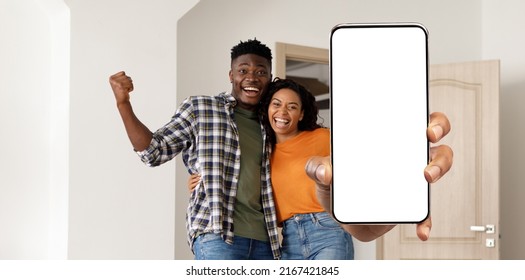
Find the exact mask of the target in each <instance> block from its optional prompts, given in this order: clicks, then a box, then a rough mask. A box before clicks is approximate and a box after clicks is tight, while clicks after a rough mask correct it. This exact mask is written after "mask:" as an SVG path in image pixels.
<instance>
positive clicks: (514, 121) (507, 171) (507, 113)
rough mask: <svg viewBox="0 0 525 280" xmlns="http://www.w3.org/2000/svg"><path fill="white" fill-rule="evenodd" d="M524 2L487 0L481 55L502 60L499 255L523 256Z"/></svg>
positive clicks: (484, 3) (524, 130) (524, 205)
mask: <svg viewBox="0 0 525 280" xmlns="http://www.w3.org/2000/svg"><path fill="white" fill-rule="evenodd" d="M524 10H525V2H524V1H520V0H510V1H497V0H484V1H483V44H482V45H483V58H484V59H492V58H498V59H501V103H500V104H501V105H500V106H501V121H500V124H501V131H500V138H501V139H500V140H501V146H500V152H501V190H500V191H501V199H500V205H501V212H500V213H501V258H502V259H525V242H523V240H522V239H523V232H525V224H524V223H523V222H522V221H523V218H522V217H523V213H525V204H524V203H523V201H524V199H525V188H524V184H523V177H522V175H523V170H525V163H524V161H523V158H524V157H525V149H524V148H523V143H525V110H523V106H524V105H525V74H524V73H525V56H524V55H523V50H524V49H525V38H524V37H523V36H520V33H521V30H524V29H525V19H524V18H523V13H521V11H524Z"/></svg>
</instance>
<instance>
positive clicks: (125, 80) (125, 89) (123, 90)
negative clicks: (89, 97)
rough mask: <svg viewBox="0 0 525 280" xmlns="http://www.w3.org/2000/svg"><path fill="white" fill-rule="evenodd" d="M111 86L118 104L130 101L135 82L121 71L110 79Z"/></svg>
mask: <svg viewBox="0 0 525 280" xmlns="http://www.w3.org/2000/svg"><path fill="white" fill-rule="evenodd" d="M109 84H110V85H111V89H112V90H113V93H114V94H115V98H116V99H117V102H123V101H128V100H129V93H130V92H132V91H133V89H134V86H133V80H132V79H131V77H129V76H127V75H126V73H125V72H124V71H120V72H118V73H116V74H114V75H112V76H111V77H109Z"/></svg>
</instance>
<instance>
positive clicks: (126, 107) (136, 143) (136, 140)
mask: <svg viewBox="0 0 525 280" xmlns="http://www.w3.org/2000/svg"><path fill="white" fill-rule="evenodd" d="M109 83H110V85H111V89H112V90H113V93H114V95H115V99H116V102H117V108H118V111H119V113H120V117H121V118H122V121H123V122H124V127H125V128H126V133H127V134H128V138H129V140H130V141H131V144H132V146H133V149H135V150H136V151H143V150H145V149H146V148H147V147H148V146H149V144H150V142H151V138H152V132H151V131H150V130H149V129H148V128H147V127H146V126H145V125H144V124H143V123H142V122H141V121H140V120H139V119H138V118H137V116H136V115H135V113H134V112H133V108H132V106H131V102H130V93H131V92H132V91H133V81H132V80H131V77H129V76H127V75H126V73H125V72H124V71H121V72H118V73H116V74H114V75H112V76H111V77H110V78H109Z"/></svg>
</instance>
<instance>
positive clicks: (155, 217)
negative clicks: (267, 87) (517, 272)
mask: <svg viewBox="0 0 525 280" xmlns="http://www.w3.org/2000/svg"><path fill="white" fill-rule="evenodd" d="M524 10H525V2H523V1H519V0H507V1H496V0H481V1H480V0H465V1H452V0H440V1H438V0H429V1H418V0H399V1H381V0H369V1H358V0H328V1H304V0H289V1H277V0H269V1H253V0H248V1H246V0H242V1H241V0H230V1H216V0H200V1H199V0H186V1H171V0H148V1H143V0H140V1H124V0H90V1H77V0H0V37H1V38H2V42H3V43H2V44H0V61H2V63H0V77H1V78H0V79H1V83H0V96H1V97H2V99H3V100H4V101H3V102H0V116H1V118H0V124H1V126H2V127H3V134H2V135H3V137H1V138H0V143H1V144H2V146H3V147H4V160H3V161H2V162H1V163H0V166H1V168H0V170H2V171H1V173H0V174H1V175H0V225H2V231H1V233H0V259H2V260H9V259H15V260H26V259H74V260H78V259H87V260H99V259H104V260H107V259H124V260H135V259H139V260H173V259H176V260H187V259H192V258H193V255H192V253H191V251H190V250H189V247H188V244H187V242H186V227H185V209H186V207H187V203H188V197H189V194H188V191H187V187H186V182H187V179H188V172H187V170H186V168H185V167H184V165H183V163H182V159H181V158H180V156H179V157H177V158H176V159H175V160H173V161H171V162H169V163H167V164H164V165H162V166H160V167H156V168H149V167H146V166H145V165H144V164H143V163H142V162H141V161H140V159H139V158H138V157H137V155H136V153H135V152H134V151H133V148H132V146H131V144H130V143H129V139H128V137H127V135H126V132H125V129H124V127H123V125H122V121H121V119H120V116H119V114H118V111H117V108H116V106H115V99H114V97H113V93H112V91H111V87H110V85H109V83H108V79H109V76H110V75H112V74H114V73H116V72H118V71H121V70H123V71H126V73H127V74H128V75H130V76H131V77H133V81H134V84H135V89H134V92H133V94H132V104H133V108H134V110H135V113H136V114H137V115H138V116H139V117H140V119H141V120H142V121H143V122H144V123H145V124H146V125H147V126H148V127H149V128H150V129H151V130H155V129H157V128H159V127H161V126H162V125H164V124H165V123H166V122H167V121H169V119H170V118H171V116H172V114H173V113H174V112H175V109H176V107H177V106H178V104H179V103H180V102H181V101H182V100H183V99H184V98H186V97H188V96H190V95H215V94H217V93H219V92H222V91H229V90H230V89H231V85H230V83H229V79H228V71H229V67H230V49H231V47H232V46H233V45H235V44H236V43H238V42H239V41H240V40H247V39H251V38H257V39H258V40H260V41H262V42H264V43H265V44H266V45H268V46H269V47H270V48H271V49H272V51H273V54H274V61H273V70H274V73H273V74H274V76H278V75H281V76H282V75H289V76H291V77H303V78H308V77H309V76H316V77H317V78H319V79H320V81H321V83H323V82H324V84H325V85H326V79H327V78H326V77H327V76H326V74H327V73H326V71H327V70H326V65H325V66H323V68H321V70H319V68H317V67H316V69H315V70H314V72H315V74H312V75H310V74H305V72H304V71H303V70H297V69H300V68H297V67H298V66H300V64H301V63H299V62H305V61H299V62H298V61H296V60H294V59H290V61H289V62H288V63H286V54H290V53H287V52H286V51H284V53H283V51H282V50H280V51H278V45H279V44H287V45H295V46H302V47H305V48H307V49H308V48H313V49H317V50H321V52H323V51H328V49H329V35H330V30H331V28H332V27H333V26H335V25H336V24H338V23H347V22H419V23H422V24H424V25H425V26H426V28H427V29H428V31H429V41H428V43H429V62H430V64H431V65H435V66H438V65H450V64H456V63H472V62H475V63H478V62H487V61H491V62H496V65H497V67H498V71H497V72H496V73H497V75H496V76H497V78H498V79H497V83H498V84H497V85H496V88H497V91H496V92H497V94H496V95H494V96H492V97H490V98H489V99H487V98H486V97H482V98H481V97H472V100H473V101H472V100H471V101H472V102H471V101H469V100H470V98H471V97H465V98H462V99H457V100H456V99H454V101H455V102H460V103H456V104H462V105H461V106H457V107H461V108H459V109H465V112H468V113H465V115H462V117H457V119H456V118H454V119H451V121H452V127H453V130H454V133H457V134H454V135H457V136H454V137H453V139H454V140H452V141H454V142H453V143H458V144H457V145H458V146H456V147H453V149H454V148H457V150H454V152H455V156H456V157H455V160H457V161H455V164H457V166H470V165H469V164H468V163H469V158H466V157H467V156H470V157H471V158H472V162H474V163H475V165H474V166H475V167H472V170H471V169H468V170H466V171H465V170H463V169H461V170H462V171H460V170H459V169H454V168H453V169H451V171H450V172H449V174H447V175H450V176H449V177H450V178H463V179H464V180H466V181H467V182H470V181H471V182H472V186H473V187H471V188H469V187H467V186H462V185H456V184H452V183H451V182H456V181H455V180H456V179H450V178H449V181H444V183H442V184H439V185H436V186H432V187H431V189H432V190H434V189H435V190H436V193H439V191H438V189H448V193H443V194H438V196H439V197H437V198H436V201H434V202H433V203H434V204H438V203H442V204H443V205H445V206H447V205H448V206H450V205H463V206H466V207H470V209H472V208H476V209H477V210H479V209H478V208H479V207H481V206H483V205H485V204H493V205H496V206H495V207H496V208H495V210H490V213H489V216H490V215H492V216H491V217H494V219H493V220H487V219H485V218H482V216H477V215H478V214H476V213H478V212H474V210H472V212H470V210H469V214H468V215H467V214H465V215H464V216H468V217H465V219H467V218H468V219H473V220H475V221H477V222H479V224H469V226H475V228H469V227H466V228H460V229H457V228H456V229H455V230H458V232H459V231H461V234H463V233H464V234H466V235H467V236H468V238H470V239H469V240H472V242H476V243H480V244H482V245H481V247H482V248H480V249H479V250H480V251H482V250H490V251H492V252H496V253H495V254H492V255H490V257H486V256H485V255H482V254H481V253H479V255H477V257H476V258H479V259H484V258H495V259H525V243H524V242H523V241H522V238H521V237H522V236H521V234H520V233H521V232H522V230H523V229H524V227H525V225H523V223H520V222H516V219H519V217H520V215H519V213H523V212H525V205H524V204H523V203H521V202H522V200H523V199H524V198H525V191H524V189H523V187H522V185H521V180H520V179H521V176H520V174H521V170H523V168H524V166H523V165H524V163H523V161H522V160H520V159H521V158H523V157H522V155H524V156H525V149H524V148H523V147H522V146H523V145H521V143H523V142H524V141H523V140H524V138H525V132H524V131H525V116H524V113H523V110H522V109H521V105H522V104H524V103H525V95H524V92H525V79H524V76H523V73H525V56H523V55H522V50H523V49H525V39H524V38H523V36H517V35H516V34H521V32H522V30H523V28H524V27H525V18H524V17H523V16H522V11H524ZM319 11H322V13H320V12H319ZM283 55H284V58H285V59H284V60H283V58H282V57H283ZM292 56H293V55H292ZM304 60H307V59H304ZM307 62H308V60H307ZM283 63H284V64H285V67H284V68H283V65H282V64H283ZM321 64H322V63H321ZM476 65H478V64H476ZM287 67H288V68H287ZM294 67H295V68H294ZM294 69H295V70H294ZM437 69H441V68H436V70H432V71H434V72H433V73H438V72H439V71H438V70H437ZM476 69H478V68H476ZM283 71H284V72H283ZM294 71H295V72H294ZM459 72H461V71H459ZM438 80H443V79H441V78H439V79H438V78H436V83H435V84H434V86H436V87H438V88H439V87H440V86H441V85H442V84H440V83H439V81H438ZM473 87H474V86H473ZM464 88H465V87H463V89H464ZM474 88H475V87H474ZM473 92H477V90H476V89H473ZM326 93H327V92H326ZM468 96H470V95H468ZM326 99H327V95H326V94H322V93H319V102H320V104H323V102H326ZM323 100H325V101H323ZM462 102H465V103H462ZM476 102H477V103H476ZM431 103H432V101H431ZM434 103H435V104H436V106H437V105H439V104H441V103H439V102H437V101H436V102H434ZM438 103H439V104H438ZM463 104H466V105H463ZM469 104H470V105H469ZM472 104H474V105H472ZM491 104H492V105H495V106H494V107H491V108H494V109H491V110H494V111H493V113H494V114H495V116H496V117H494V118H491V119H490V120H486V122H485V120H484V121H481V116H480V115H477V114H478V112H484V111H485V110H488V109H487V108H488V107H485V105H486V106H490V105H491ZM322 106H326V104H325V105H322ZM440 106H441V105H440ZM476 106H479V107H476ZM476 108H481V109H479V110H480V111H478V109H476ZM324 109H325V110H327V109H326V107H324ZM324 113H327V111H324ZM324 116H325V117H323V119H325V121H326V122H327V123H329V122H330V120H329V114H326V115H324ZM454 123H456V125H457V126H454ZM459 124H461V125H459ZM469 124H476V125H474V126H472V125H469ZM455 129H457V130H455ZM461 132H465V133H469V135H470V134H476V135H478V133H479V135H478V136H476V137H478V138H476V139H477V142H475V143H476V144H479V145H480V146H479V150H478V148H477V147H478V146H474V147H471V146H470V145H468V143H467V144H465V143H464V142H462V141H461V140H459V139H463V138H457V137H460V136H459V135H460V134H461ZM489 139H490V141H492V142H490V143H494V144H493V145H492V146H490V147H482V145H483V144H486V143H487V141H489ZM459 147H468V148H469V149H468V151H464V150H462V149H463V148H459ZM485 148H486V149H487V151H488V152H489V153H491V155H493V156H494V157H493V158H492V160H490V161H483V158H482V156H481V154H480V152H481V151H484V149H485ZM483 155H485V154H483ZM463 156H465V157H463ZM422 170H423V167H422ZM464 172H465V173H464ZM468 172H476V173H475V174H477V175H475V176H474V177H471V176H467V175H465V174H471V173H468ZM445 177H447V176H445ZM464 177H468V178H464ZM444 179H445V178H444ZM469 180H470V181H469ZM452 185H454V188H461V187H465V189H469V190H470V191H472V193H470V196H455V195H450V194H451V193H452V194H453V193H454V192H451V191H450V188H451V186H452ZM488 185H492V186H493V187H494V189H491V190H492V192H491V193H490V194H489V195H488V196H487V197H488V200H487V201H485V200H482V199H481V196H482V195H481V194H480V191H481V190H484V188H485V186H488ZM494 185H495V186H494ZM459 198H461V199H459ZM463 198H464V199H463ZM433 206H434V205H433ZM476 209H475V210H476ZM439 213H440V212H439V211H436V212H435V213H434V212H433V213H432V217H433V219H434V220H435V224H434V228H433V233H435V237H436V239H435V240H437V239H439V238H438V237H440V236H441V235H442V234H445V232H444V230H443V228H442V229H441V230H440V229H439V226H438V225H440V224H446V223H448V222H452V220H454V219H462V217H463V215H462V213H454V215H448V214H447V215H446V216H440V214H439ZM491 219H492V218H491ZM490 225H492V226H493V227H492V229H493V231H492V232H493V233H490V232H491V231H490V229H491V227H490ZM479 227H483V228H482V229H481V232H477V231H476V230H478V229H480V228H479ZM406 229H407V230H404V229H400V230H399V231H398V232H396V233H392V236H394V235H396V236H401V237H402V238H405V237H406V238H407V239H410V238H411V237H410V236H409V235H407V234H405V232H408V234H413V232H414V231H415V230H414V225H406ZM472 230H474V231H472ZM455 232H456V231H453V232H452V233H453V234H455ZM389 234H390V233H389ZM458 234H459V233H458ZM491 234H492V235H491ZM489 239H490V240H492V241H490V240H489ZM430 240H432V233H431V239H430ZM389 242H391V241H389V240H378V241H373V242H368V243H363V242H357V241H356V242H355V250H356V255H355V257H356V259H361V260H375V259H382V258H387V259H388V258H390V257H389V255H388V254H387V253H385V251H382V250H383V249H382V248H384V246H386V245H385V244H387V243H389ZM432 242H433V241H432ZM454 242H455V241H454ZM490 242H492V243H490ZM449 243H450V242H449ZM432 244H433V243H432ZM487 248H488V249H487ZM437 250H438V251H439V247H438V249H437ZM392 258H397V257H392ZM399 258H404V257H403V256H400V257H399ZM422 258H423V257H422ZM429 258H438V257H431V256H429ZM445 258H451V257H445ZM457 258H467V257H466V256H457ZM468 258H470V257H468Z"/></svg>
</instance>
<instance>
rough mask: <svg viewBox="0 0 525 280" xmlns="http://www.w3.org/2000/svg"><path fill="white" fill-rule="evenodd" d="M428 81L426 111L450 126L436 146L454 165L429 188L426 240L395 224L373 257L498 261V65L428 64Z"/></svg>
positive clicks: (403, 226) (408, 226) (477, 63)
mask: <svg viewBox="0 0 525 280" xmlns="http://www.w3.org/2000/svg"><path fill="white" fill-rule="evenodd" d="M429 81H430V83H429V87H430V100H429V101H430V111H431V112H435V111H441V112H444V113H445V114H446V115H447V116H448V118H449V119H450V122H451V125H452V130H451V132H450V134H449V135H448V136H447V137H446V139H443V141H442V142H441V143H442V144H447V145H449V146H450V147H452V149H453V151H454V163H453V166H452V169H451V170H450V171H449V172H448V173H447V174H446V175H445V177H443V178H441V180H439V181H438V182H437V183H435V184H432V186H431V216H432V222H433V227H432V231H431V234H430V239H429V240H427V241H426V242H423V241H420V240H419V239H418V238H417V236H416V234H415V225H402V226H398V227H396V228H395V229H394V230H392V231H391V232H389V233H387V234H386V235H385V236H384V237H383V238H381V239H380V240H378V243H377V256H378V258H379V259H499V247H500V246H499V240H498V236H499V176H500V175H499V174H500V172H499V61H495V60H493V61H479V62H469V63H455V64H446V65H433V66H431V68H430V71H429ZM441 143H440V144H441ZM487 225H489V226H488V227H487ZM475 226H477V227H475ZM474 230H478V231H474Z"/></svg>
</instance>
